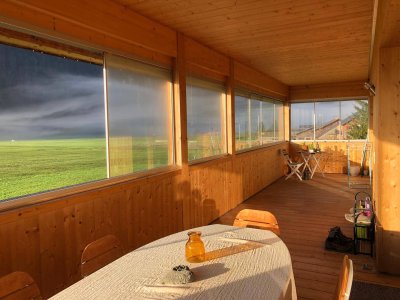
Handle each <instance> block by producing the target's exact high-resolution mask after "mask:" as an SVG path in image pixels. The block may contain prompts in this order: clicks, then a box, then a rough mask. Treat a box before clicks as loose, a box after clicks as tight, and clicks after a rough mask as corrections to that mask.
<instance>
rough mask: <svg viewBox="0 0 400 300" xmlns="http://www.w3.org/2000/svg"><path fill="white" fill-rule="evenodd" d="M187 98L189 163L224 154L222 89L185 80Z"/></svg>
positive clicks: (224, 128) (203, 81)
mask: <svg viewBox="0 0 400 300" xmlns="http://www.w3.org/2000/svg"><path fill="white" fill-rule="evenodd" d="M186 95H187V96H186V99H187V124H188V125H187V126H188V128H187V130H188V152H189V157H188V159H189V160H190V161H191V160H196V159H201V158H205V157H210V156H215V155H221V154H224V153H226V152H227V150H226V126H225V119H226V116H225V114H226V113H225V111H226V109H225V107H226V92H225V87H224V86H223V85H220V84H217V83H214V82H211V81H206V80H202V79H198V78H195V77H188V79H187V88H186Z"/></svg>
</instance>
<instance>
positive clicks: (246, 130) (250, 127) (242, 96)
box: [235, 91, 284, 150]
mask: <svg viewBox="0 0 400 300" xmlns="http://www.w3.org/2000/svg"><path fill="white" fill-rule="evenodd" d="M283 126H284V120H283V103H282V102H279V101H274V100H272V99H268V98H264V97H260V96H253V95H250V94H248V95H246V93H245V92H241V91H238V92H236V96H235V130H236V143H235V144H236V150H242V149H247V148H251V147H255V146H260V145H265V144H268V143H271V142H276V141H282V140H284V127H283Z"/></svg>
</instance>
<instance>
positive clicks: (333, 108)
mask: <svg viewBox="0 0 400 300" xmlns="http://www.w3.org/2000/svg"><path fill="white" fill-rule="evenodd" d="M341 132H342V124H341V119H340V102H339V101H332V102H316V103H315V139H317V140H340V139H342V134H341Z"/></svg>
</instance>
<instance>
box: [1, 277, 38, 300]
mask: <svg viewBox="0 0 400 300" xmlns="http://www.w3.org/2000/svg"><path fill="white" fill-rule="evenodd" d="M0 299H4V300H24V299H29V300H30V299H35V300H36V299H42V297H41V296H40V290H39V288H38V286H37V285H36V283H35V280H33V278H32V277H31V276H30V275H29V274H28V273H25V272H19V271H18V272H13V273H10V274H8V275H5V276H3V277H1V278H0Z"/></svg>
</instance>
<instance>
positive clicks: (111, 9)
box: [0, 0, 177, 64]
mask: <svg viewBox="0 0 400 300" xmlns="http://www.w3.org/2000/svg"><path fill="white" fill-rule="evenodd" d="M0 11H1V14H0V20H2V21H5V22H6V23H10V24H15V25H17V26H22V28H27V29H32V30H34V31H39V32H40V33H43V34H45V35H50V36H55V37H58V38H61V39H63V38H66V39H72V40H74V41H78V42H81V43H85V44H89V45H92V46H100V47H101V48H104V49H113V52H116V53H117V54H123V55H131V56H132V55H133V56H139V57H143V58H146V59H148V60H154V61H157V62H161V63H165V64H171V60H170V57H176V53H177V49H176V32H175V31H174V30H172V29H170V28H168V27H166V26H163V25H160V24H158V23H156V22H153V21H151V20H149V19H147V18H145V17H142V16H141V15H139V14H137V13H135V12H133V11H132V10H130V9H127V8H125V7H123V6H121V5H118V4H116V3H114V2H113V1H109V0H104V1H97V2H96V5H93V3H91V2H90V1H51V0H39V1H35V0H28V1H18V0H5V1H1V2H0Z"/></svg>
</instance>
